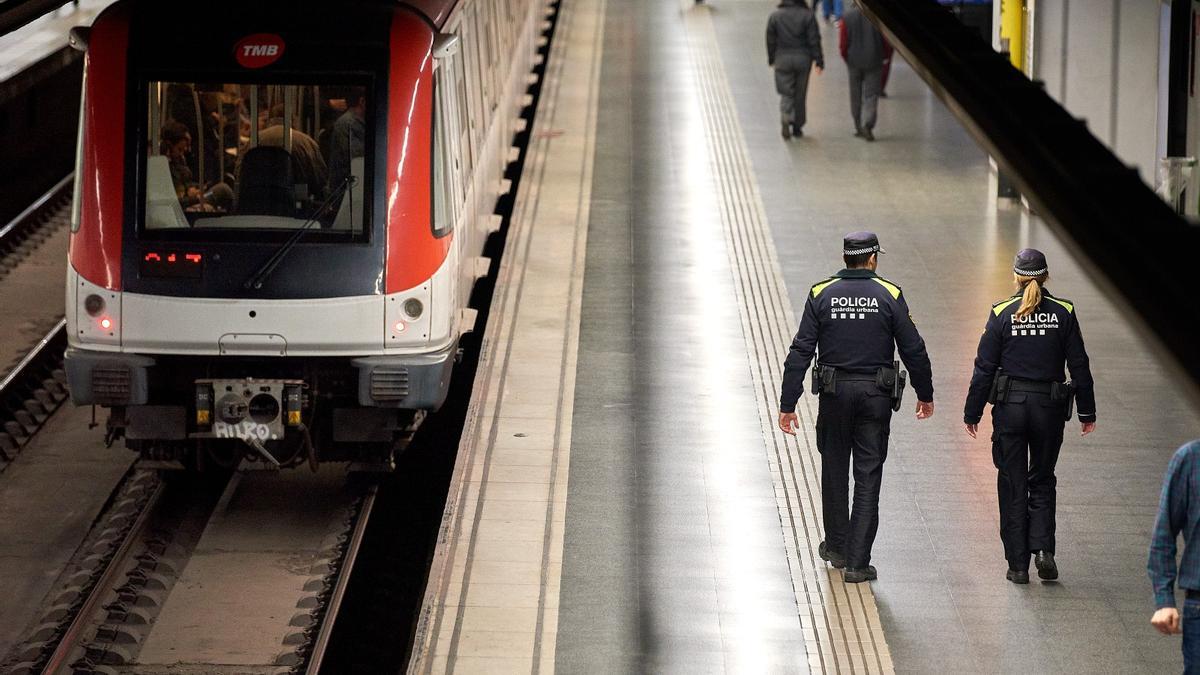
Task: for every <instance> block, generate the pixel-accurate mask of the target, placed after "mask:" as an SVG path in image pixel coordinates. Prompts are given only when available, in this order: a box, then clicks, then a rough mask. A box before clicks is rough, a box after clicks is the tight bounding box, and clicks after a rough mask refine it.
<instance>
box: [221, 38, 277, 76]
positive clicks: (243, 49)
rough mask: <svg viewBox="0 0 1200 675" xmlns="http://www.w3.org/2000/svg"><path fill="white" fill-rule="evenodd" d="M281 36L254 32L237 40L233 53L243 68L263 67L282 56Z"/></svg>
mask: <svg viewBox="0 0 1200 675" xmlns="http://www.w3.org/2000/svg"><path fill="white" fill-rule="evenodd" d="M284 47H285V45H284V43H283V38H281V37H279V36H278V35H275V34H274V33H255V34H254V35H247V36H246V37H244V38H242V39H241V40H238V43H237V44H236V45H234V46H233V55H234V58H236V59H237V62H238V63H239V64H241V66H242V67H243V68H265V67H267V66H269V65H271V64H272V63H275V62H276V61H278V60H279V57H281V56H283V50H284Z"/></svg>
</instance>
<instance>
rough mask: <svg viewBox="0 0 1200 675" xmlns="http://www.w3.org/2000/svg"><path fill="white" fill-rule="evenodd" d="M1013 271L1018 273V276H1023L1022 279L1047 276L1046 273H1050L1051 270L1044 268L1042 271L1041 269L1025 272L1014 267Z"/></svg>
mask: <svg viewBox="0 0 1200 675" xmlns="http://www.w3.org/2000/svg"><path fill="white" fill-rule="evenodd" d="M1013 271H1014V272H1016V273H1017V276H1022V277H1040V276H1042V275H1043V274H1045V273H1046V272H1048V271H1049V269H1048V268H1045V267H1043V268H1042V269H1040V270H1023V269H1020V268H1017V267H1014V268H1013Z"/></svg>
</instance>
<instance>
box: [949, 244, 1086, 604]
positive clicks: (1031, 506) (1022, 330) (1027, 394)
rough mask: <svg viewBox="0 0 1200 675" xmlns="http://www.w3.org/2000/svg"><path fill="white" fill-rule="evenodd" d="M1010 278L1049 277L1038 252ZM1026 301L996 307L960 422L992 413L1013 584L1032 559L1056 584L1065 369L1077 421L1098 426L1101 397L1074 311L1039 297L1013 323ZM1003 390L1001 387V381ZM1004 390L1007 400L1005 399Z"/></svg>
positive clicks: (1020, 260) (1025, 254)
mask: <svg viewBox="0 0 1200 675" xmlns="http://www.w3.org/2000/svg"><path fill="white" fill-rule="evenodd" d="M1013 271H1014V272H1016V274H1017V275H1018V276H1022V277H1029V278H1033V277H1039V276H1041V275H1044V274H1047V273H1048V267H1047V265H1046V257H1045V256H1044V255H1043V254H1042V253H1041V252H1040V251H1037V250H1034V249H1025V250H1023V251H1021V252H1020V253H1018V254H1017V258H1016V261H1015V262H1014V264H1013ZM1021 299H1022V294H1021V293H1018V294H1017V295H1014V296H1012V297H1010V298H1006V299H1004V300H1001V301H999V302H997V303H995V304H994V305H992V309H991V311H990V312H989V313H988V318H987V326H986V327H985V328H984V330H983V337H981V338H980V340H979V350H978V355H977V356H976V358H975V372H974V375H973V376H972V377H971V386H970V390H969V391H968V392H967V401H966V406H965V409H964V411H963V422H964V423H966V424H978V423H979V420H980V419H981V418H982V417H983V407H984V404H985V403H987V402H988V400H989V398H992V399H995V398H996V397H997V395H999V396H1001V397H1002V398H1003V399H1004V400H1002V401H999V400H997V401H995V402H994V403H993V406H992V428H993V431H992V461H993V462H994V464H995V465H996V469H997V470H998V476H997V480H996V490H997V494H998V497H999V503H1000V538H1001V540H1003V542H1004V557H1005V558H1007V559H1008V564H1009V572H1008V578H1009V580H1010V581H1014V582H1016V583H1027V582H1028V580H1029V572H1028V570H1029V557H1030V554H1031V552H1037V558H1036V560H1035V562H1036V564H1037V568H1038V573H1039V575H1040V576H1041V577H1042V578H1043V579H1054V578H1057V577H1058V569H1057V566H1056V565H1055V563H1054V501H1055V485H1056V483H1057V479H1056V478H1055V476H1054V465H1055V464H1056V463H1057V462H1058V452H1059V448H1060V447H1061V446H1062V441H1063V427H1064V426H1065V424H1066V420H1067V418H1068V416H1069V415H1070V405H1071V404H1070V401H1069V390H1068V389H1067V388H1066V387H1065V386H1063V384H1064V381H1065V379H1066V378H1065V377H1064V375H1063V366H1064V364H1065V365H1066V367H1067V369H1069V370H1070V372H1071V378H1072V384H1073V385H1074V388H1075V399H1076V401H1077V405H1078V409H1079V421H1080V422H1085V423H1086V422H1094V421H1096V398H1095V393H1094V391H1093V384H1092V374H1091V371H1090V369H1089V367H1088V356H1087V351H1085V350H1084V347H1083V335H1082V334H1081V333H1080V330H1079V318H1078V315H1077V314H1076V311H1075V305H1074V303H1072V302H1071V301H1070V300H1064V299H1063V298H1058V297H1055V296H1053V295H1051V294H1050V293H1049V292H1048V291H1046V290H1044V289H1043V290H1042V301H1041V303H1040V304H1039V305H1038V306H1037V308H1036V309H1034V310H1033V311H1032V312H1031V313H1030V314H1029V315H1028V316H1026V317H1024V318H1020V317H1017V316H1016V313H1017V309H1018V308H1019V307H1020V306H1021ZM998 377H1003V378H1005V379H1001V380H1000V381H999V382H1000V383H1004V384H1006V387H1005V386H1000V387H996V388H995V389H994V387H995V386H996V384H999V383H997V378H998ZM1005 391H1006V395H1005Z"/></svg>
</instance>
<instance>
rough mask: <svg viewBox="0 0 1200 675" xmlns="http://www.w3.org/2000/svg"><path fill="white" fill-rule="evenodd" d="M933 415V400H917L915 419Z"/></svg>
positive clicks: (927, 417)
mask: <svg viewBox="0 0 1200 675" xmlns="http://www.w3.org/2000/svg"><path fill="white" fill-rule="evenodd" d="M930 417H933V401H917V419H919V420H924V419H929V418H930Z"/></svg>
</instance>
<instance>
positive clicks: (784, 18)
mask: <svg viewBox="0 0 1200 675" xmlns="http://www.w3.org/2000/svg"><path fill="white" fill-rule="evenodd" d="M767 63H768V64H770V65H771V66H772V67H774V68H775V90H776V91H777V92H779V118H780V123H781V125H782V134H783V139H784V140H785V141H786V140H788V139H790V138H791V137H792V136H796V137H799V136H803V135H804V133H803V128H804V123H805V122H806V121H807V118H808V115H807V108H806V105H805V99H806V97H807V96H808V75H809V72H810V71H811V70H812V67H813V65H814V64H815V65H816V67H817V73H818V74H820V72H821V71H822V70H824V68H825V55H824V54H823V53H822V52H821V32H820V29H819V28H818V26H817V17H816V15H815V14H813V12H812V10H810V9H809V8H808V5H807V4H805V2H804V0H781V1H780V3H779V8H778V9H776V10H775V11H774V12H772V13H771V18H770V19H768V20H767Z"/></svg>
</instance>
